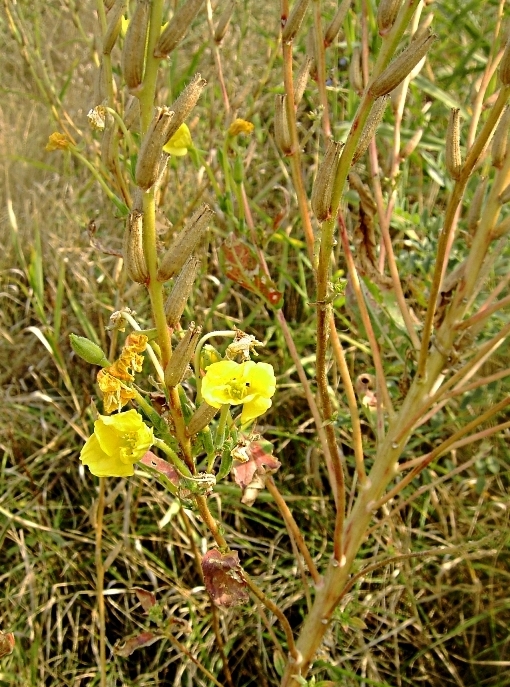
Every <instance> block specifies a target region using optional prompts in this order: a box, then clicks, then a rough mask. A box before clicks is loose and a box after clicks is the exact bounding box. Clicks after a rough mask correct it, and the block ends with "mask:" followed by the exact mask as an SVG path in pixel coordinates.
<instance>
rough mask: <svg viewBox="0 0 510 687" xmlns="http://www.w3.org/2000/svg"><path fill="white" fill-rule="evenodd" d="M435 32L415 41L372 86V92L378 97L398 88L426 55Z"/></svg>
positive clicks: (434, 37) (433, 39)
mask: <svg viewBox="0 0 510 687" xmlns="http://www.w3.org/2000/svg"><path fill="white" fill-rule="evenodd" d="M435 39H436V36H435V35H434V34H427V35H426V36H425V37H424V38H423V39H421V40H416V41H413V42H412V43H411V44H410V45H409V46H408V47H407V48H406V49H405V50H404V51H403V52H402V53H400V55H399V56H398V57H396V58H395V59H394V60H393V62H391V64H390V65H389V66H388V67H386V69H385V70H384V71H383V73H382V74H381V75H380V76H378V77H377V78H376V79H375V81H374V83H373V84H372V85H371V86H370V92H371V93H372V95H373V96H375V97H376V98H379V97H380V96H381V95H387V94H388V93H390V92H391V91H392V90H393V89H394V88H396V87H397V86H398V85H399V83H400V82H401V81H403V80H404V79H405V78H406V76H407V75H408V74H409V73H410V72H411V71H412V70H413V69H414V67H415V66H416V65H417V64H418V62H419V61H420V60H421V59H422V57H425V55H426V54H427V52H428V50H429V48H430V46H431V45H432V43H433V42H434V41H435Z"/></svg>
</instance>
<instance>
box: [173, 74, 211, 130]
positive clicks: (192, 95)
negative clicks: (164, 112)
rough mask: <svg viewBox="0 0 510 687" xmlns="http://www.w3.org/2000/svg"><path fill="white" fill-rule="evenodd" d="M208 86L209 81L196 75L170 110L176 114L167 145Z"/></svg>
mask: <svg viewBox="0 0 510 687" xmlns="http://www.w3.org/2000/svg"><path fill="white" fill-rule="evenodd" d="M206 84H207V81H206V80H205V79H202V77H201V76H200V74H195V76H194V77H193V79H192V81H190V83H189V84H188V85H187V86H186V88H185V89H184V90H183V92H182V93H181V94H180V96H179V97H178V98H177V100H176V101H175V102H173V103H172V105H171V106H170V110H171V111H172V112H173V113H174V116H173V118H172V123H171V125H170V128H169V130H168V134H167V136H168V138H167V140H166V141H165V143H168V141H169V140H170V139H171V138H172V136H173V135H174V134H175V133H176V131H177V130H178V128H179V127H180V126H181V124H183V122H184V120H185V119H187V118H188V116H189V114H190V112H191V110H192V109H193V108H194V107H195V105H196V104H197V101H198V99H199V97H200V94H201V93H202V91H203V90H204V87H205V85H206Z"/></svg>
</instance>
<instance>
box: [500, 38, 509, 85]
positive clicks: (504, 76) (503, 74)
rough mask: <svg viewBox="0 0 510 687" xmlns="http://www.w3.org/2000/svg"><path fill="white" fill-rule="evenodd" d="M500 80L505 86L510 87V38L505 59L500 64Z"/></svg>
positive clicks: (506, 46)
mask: <svg viewBox="0 0 510 687" xmlns="http://www.w3.org/2000/svg"><path fill="white" fill-rule="evenodd" d="M499 80H500V81H501V83H502V84H503V86H510V38H509V39H508V40H507V42H506V45H505V50H504V52H503V57H502V58H501V62H500V63H499Z"/></svg>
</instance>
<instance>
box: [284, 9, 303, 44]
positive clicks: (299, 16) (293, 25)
mask: <svg viewBox="0 0 510 687" xmlns="http://www.w3.org/2000/svg"><path fill="white" fill-rule="evenodd" d="M308 2H309V0H295V2H294V5H293V6H292V10H291V12H290V15H289V18H288V19H287V21H286V22H285V26H284V27H283V31H282V42H283V43H290V42H291V41H292V40H294V38H295V37H296V34H297V32H298V31H299V28H300V26H301V24H302V22H303V17H304V16H305V12H306V10H307V8H308Z"/></svg>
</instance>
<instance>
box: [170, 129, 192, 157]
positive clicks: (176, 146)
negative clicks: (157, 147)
mask: <svg viewBox="0 0 510 687" xmlns="http://www.w3.org/2000/svg"><path fill="white" fill-rule="evenodd" d="M192 145H193V144H192V141H191V134H190V132H189V129H188V127H187V125H186V124H181V126H180V127H179V128H178V129H177V131H176V132H175V134H174V135H173V136H172V138H171V139H170V140H169V141H168V143H167V144H166V145H164V146H163V150H164V151H165V153H168V154H169V155H176V156H177V157H182V156H183V155H186V153H187V152H188V148H191V146H192Z"/></svg>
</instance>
